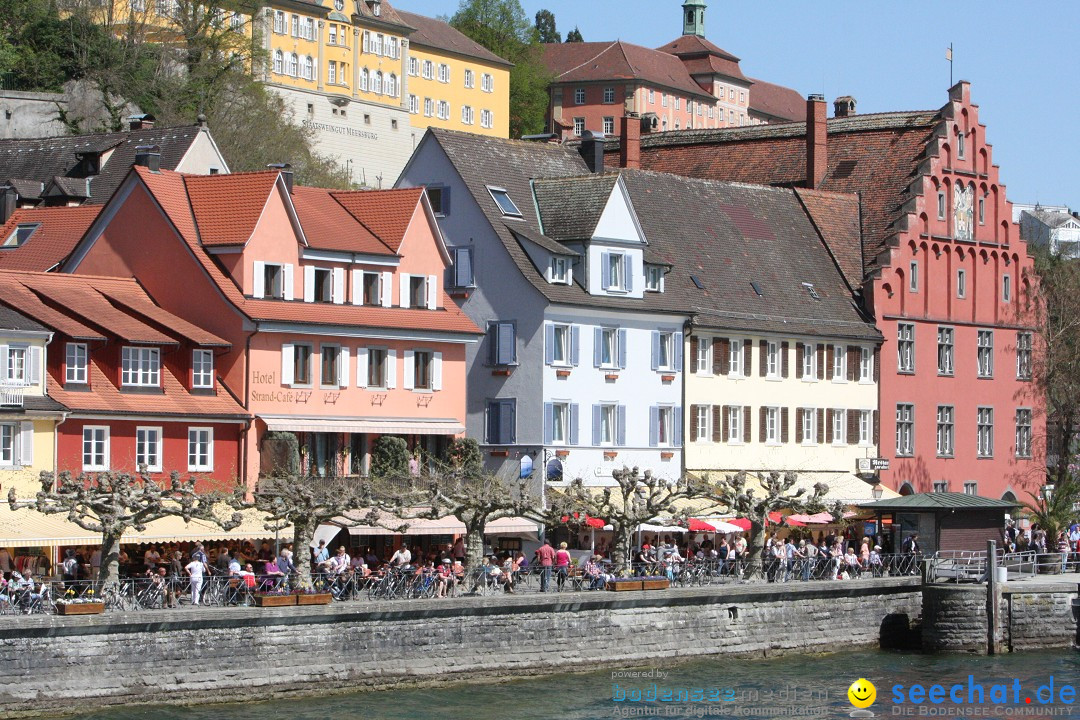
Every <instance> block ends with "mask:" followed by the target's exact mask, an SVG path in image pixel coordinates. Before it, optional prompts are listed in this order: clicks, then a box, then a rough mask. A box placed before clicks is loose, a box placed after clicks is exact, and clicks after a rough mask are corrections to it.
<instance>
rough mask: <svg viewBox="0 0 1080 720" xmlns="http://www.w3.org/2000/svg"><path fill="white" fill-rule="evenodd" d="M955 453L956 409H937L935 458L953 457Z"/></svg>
mask: <svg viewBox="0 0 1080 720" xmlns="http://www.w3.org/2000/svg"><path fill="white" fill-rule="evenodd" d="M955 453H956V407H955V406H953V405H938V407H937V456H938V457H943V458H949V457H954V456H955Z"/></svg>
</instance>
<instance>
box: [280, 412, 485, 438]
mask: <svg viewBox="0 0 1080 720" xmlns="http://www.w3.org/2000/svg"><path fill="white" fill-rule="evenodd" d="M259 418H260V419H261V420H262V421H263V422H265V423H266V428H267V429H268V430H272V431H275V432H279V431H284V432H321V433H357V434H360V433H370V434H373V435H460V434H461V433H463V432H465V426H464V425H462V424H461V423H460V422H459V421H457V420H454V419H453V418H435V419H427V420H413V419H411V418H390V419H375V418H370V419H369V418H317V417H303V416H281V415H260V416H259Z"/></svg>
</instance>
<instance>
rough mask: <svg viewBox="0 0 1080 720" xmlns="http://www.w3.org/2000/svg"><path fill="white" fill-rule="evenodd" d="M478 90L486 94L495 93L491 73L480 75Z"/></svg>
mask: <svg viewBox="0 0 1080 720" xmlns="http://www.w3.org/2000/svg"><path fill="white" fill-rule="evenodd" d="M480 89H481V90H483V91H484V92H486V93H489V92H495V76H494V75H492V74H491V73H484V74H483V75H481V76H480Z"/></svg>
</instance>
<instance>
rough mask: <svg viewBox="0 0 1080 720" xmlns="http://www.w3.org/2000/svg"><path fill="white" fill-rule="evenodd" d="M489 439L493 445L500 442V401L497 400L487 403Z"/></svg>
mask: <svg viewBox="0 0 1080 720" xmlns="http://www.w3.org/2000/svg"><path fill="white" fill-rule="evenodd" d="M487 441H488V442H489V443H491V444H492V445H497V444H498V443H499V403H498V402H495V401H489V402H488V404H487Z"/></svg>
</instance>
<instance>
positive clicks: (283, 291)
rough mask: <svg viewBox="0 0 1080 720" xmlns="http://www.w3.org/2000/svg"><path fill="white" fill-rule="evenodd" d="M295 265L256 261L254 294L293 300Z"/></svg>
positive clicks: (254, 295)
mask: <svg viewBox="0 0 1080 720" xmlns="http://www.w3.org/2000/svg"><path fill="white" fill-rule="evenodd" d="M292 284H293V266H292V265H283V264H281V263H267V262H258V261H256V262H255V269H254V282H253V283H252V285H253V287H252V293H251V294H252V296H253V297H257V298H276V299H278V300H292V299H293V296H292Z"/></svg>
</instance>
